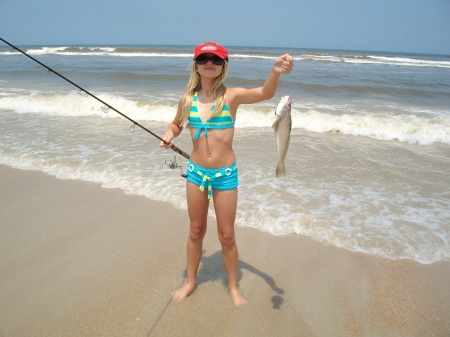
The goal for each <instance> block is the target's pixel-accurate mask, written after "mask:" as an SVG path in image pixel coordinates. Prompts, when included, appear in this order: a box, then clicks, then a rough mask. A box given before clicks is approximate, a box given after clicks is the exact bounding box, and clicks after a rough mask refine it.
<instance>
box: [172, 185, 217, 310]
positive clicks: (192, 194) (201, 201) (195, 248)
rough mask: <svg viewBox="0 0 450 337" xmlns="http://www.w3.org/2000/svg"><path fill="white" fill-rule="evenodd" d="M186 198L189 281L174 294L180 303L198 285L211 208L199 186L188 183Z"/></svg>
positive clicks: (173, 296)
mask: <svg viewBox="0 0 450 337" xmlns="http://www.w3.org/2000/svg"><path fill="white" fill-rule="evenodd" d="M186 196H187V206H188V214H189V220H190V228H189V236H188V241H187V279H186V283H185V284H184V285H183V286H182V287H181V288H180V289H178V290H175V291H174V292H173V293H172V298H173V299H174V300H176V301H178V302H179V301H181V300H183V299H184V298H185V297H187V296H189V294H190V293H192V292H193V291H194V289H195V287H196V285H197V273H198V266H199V264H200V259H201V257H202V247H203V238H204V237H205V233H206V227H207V224H206V222H207V216H208V207H209V200H208V195H207V193H206V191H205V192H202V191H200V190H199V188H198V186H197V185H195V184H193V183H191V182H187V183H186Z"/></svg>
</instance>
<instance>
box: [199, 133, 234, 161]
mask: <svg viewBox="0 0 450 337" xmlns="http://www.w3.org/2000/svg"><path fill="white" fill-rule="evenodd" d="M190 132H191V137H192V146H193V148H192V153H191V160H192V161H193V162H194V163H195V164H197V165H200V166H203V167H208V168H221V167H226V166H230V165H232V164H234V162H235V161H236V156H235V154H234V151H233V147H232V142H233V136H234V128H229V129H223V130H222V129H219V130H208V138H206V137H205V135H204V132H203V131H202V133H201V135H200V137H199V139H194V135H195V133H196V132H197V129H190Z"/></svg>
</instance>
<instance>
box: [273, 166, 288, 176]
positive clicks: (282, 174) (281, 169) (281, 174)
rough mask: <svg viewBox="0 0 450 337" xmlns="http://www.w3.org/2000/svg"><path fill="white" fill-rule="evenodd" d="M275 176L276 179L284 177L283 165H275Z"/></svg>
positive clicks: (284, 168)
mask: <svg viewBox="0 0 450 337" xmlns="http://www.w3.org/2000/svg"><path fill="white" fill-rule="evenodd" d="M275 176H276V177H277V178H280V177H286V167H285V166H284V165H277V170H276V172H275Z"/></svg>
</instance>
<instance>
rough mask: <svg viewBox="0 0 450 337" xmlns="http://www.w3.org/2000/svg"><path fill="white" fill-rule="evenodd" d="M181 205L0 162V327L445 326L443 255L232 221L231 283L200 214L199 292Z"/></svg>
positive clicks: (394, 329) (375, 330)
mask: <svg viewBox="0 0 450 337" xmlns="http://www.w3.org/2000/svg"><path fill="white" fill-rule="evenodd" d="M187 229H188V219H187V212H186V211H183V210H177V209H174V208H173V207H170V206H169V205H168V204H164V203H162V202H155V201H152V200H149V199H147V198H144V197H139V196H129V195H125V194H124V193H123V191H121V190H119V189H105V188H101V187H100V185H99V184H94V183H88V182H82V181H75V180H59V179H57V178H55V177H52V176H49V175H46V174H44V173H41V172H37V171H36V172H35V171H22V170H17V169H12V168H9V167H6V166H0V303H1V304H0V336H2V337H9V336H46V337H49V336H421V337H422V336H449V335H450V319H449V317H450V283H449V280H450V263H449V262H439V263H435V264H428V265H423V264H419V263H417V262H412V261H408V260H403V261H392V260H387V259H383V258H379V257H374V256H369V255H364V254H359V253H353V252H349V251H347V250H344V249H339V248H336V247H332V246H325V245H323V244H321V243H319V242H316V241H313V240H311V239H310V238H308V237H302V236H298V235H291V236H273V235H269V234H266V233H263V232H260V231H257V230H253V229H249V228H237V240H238V247H239V253H240V277H241V279H240V287H241V290H242V292H243V294H244V295H245V296H246V297H247V299H248V300H249V304H248V305H246V306H245V307H240V308H236V307H235V306H234V305H233V303H232V301H231V299H230V297H229V295H228V292H227V288H226V285H225V284H226V283H225V282H226V274H225V271H224V269H223V265H222V261H221V255H220V244H219V242H218V240H217V236H216V229H215V221H214V219H210V222H209V228H208V233H207V235H206V238H205V242H204V256H203V259H202V265H201V268H200V271H199V284H198V287H197V289H196V291H195V292H194V293H193V294H192V295H191V296H189V297H188V298H187V299H185V300H184V301H183V302H181V303H173V302H171V301H170V293H171V291H172V290H174V289H176V288H177V287H178V286H180V285H181V284H182V283H183V281H184V272H185V242H186V236H187Z"/></svg>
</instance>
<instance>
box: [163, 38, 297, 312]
mask: <svg viewBox="0 0 450 337" xmlns="http://www.w3.org/2000/svg"><path fill="white" fill-rule="evenodd" d="M194 61H195V62H194V63H193V66H192V72H191V77H190V79H189V83H188V85H187V87H186V90H185V92H184V94H183V95H182V96H181V98H180V101H179V103H178V110H177V114H176V116H175V118H174V120H173V121H172V123H171V124H170V125H169V127H168V129H167V131H166V133H165V134H164V136H163V139H164V140H165V143H164V142H161V144H160V146H161V147H165V148H170V147H171V146H172V143H171V142H172V139H174V138H175V137H177V136H178V135H179V134H180V133H181V131H182V129H183V128H184V127H188V128H189V129H190V133H191V137H192V144H193V149H192V153H191V159H190V160H189V161H188V169H187V183H186V196H187V206H188V214H189V220H190V229H189V236H188V242H187V280H186V283H185V284H184V285H183V286H182V287H181V288H180V289H178V290H176V291H174V292H173V293H172V298H173V299H174V300H176V301H181V300H183V299H184V298H185V297H186V296H188V295H189V294H191V293H192V292H193V291H194V289H195V287H196V283H197V272H198V267H199V264H200V259H201V255H202V244H203V238H204V236H205V233H206V227H207V223H206V222H207V214H208V207H209V201H210V198H211V197H212V199H213V200H214V210H215V213H216V218H217V230H218V236H219V240H220V243H221V245H222V259H223V263H224V266H225V270H226V273H227V276H228V289H229V291H230V294H231V298H232V299H233V302H234V303H235V305H237V306H239V305H242V304H245V303H247V300H246V299H245V298H244V296H243V295H242V294H241V292H240V291H239V287H238V250H237V246H236V239H235V233H234V221H235V217H236V207H237V196H238V192H237V186H238V170H237V166H236V158H235V154H234V151H233V147H232V142H233V135H234V121H235V120H236V112H237V109H238V107H239V105H241V104H252V103H257V102H261V101H264V100H268V99H270V98H272V97H273V96H274V95H275V93H276V91H277V87H278V82H279V78H280V74H289V73H290V72H291V70H292V67H293V59H292V57H291V56H290V55H288V54H285V55H282V56H280V57H278V58H277V59H276V61H275V64H274V66H273V68H272V71H271V73H270V74H269V76H268V78H267V80H266V82H265V83H264V85H263V86H262V87H259V88H253V89H244V88H226V87H225V86H224V84H223V83H224V81H225V78H226V77H227V74H228V52H227V50H226V49H225V48H224V47H222V46H220V45H219V44H216V43H213V42H206V43H203V44H201V45H199V46H197V47H195V49H194Z"/></svg>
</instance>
